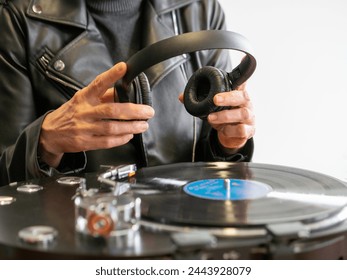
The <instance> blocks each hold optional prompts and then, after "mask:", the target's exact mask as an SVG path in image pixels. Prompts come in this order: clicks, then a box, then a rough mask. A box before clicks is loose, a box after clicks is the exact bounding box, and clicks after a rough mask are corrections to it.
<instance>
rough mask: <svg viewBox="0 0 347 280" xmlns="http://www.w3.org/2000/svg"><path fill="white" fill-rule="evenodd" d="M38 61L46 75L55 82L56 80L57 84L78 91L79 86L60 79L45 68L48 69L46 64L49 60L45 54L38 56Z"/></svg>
mask: <svg viewBox="0 0 347 280" xmlns="http://www.w3.org/2000/svg"><path fill="white" fill-rule="evenodd" d="M39 61H40V65H41V67H42V68H43V70H44V72H45V74H46V76H47V77H48V78H50V79H52V80H54V81H56V82H58V83H59V84H61V85H63V86H65V87H68V88H71V89H73V90H75V91H78V90H80V89H81V88H80V87H78V86H76V85H74V84H71V83H68V82H66V81H64V80H63V79H60V78H58V77H57V76H55V75H53V74H51V73H50V72H49V71H48V70H47V69H48V66H49V62H50V60H49V59H48V58H47V57H46V56H45V55H42V56H41V57H40V58H39Z"/></svg>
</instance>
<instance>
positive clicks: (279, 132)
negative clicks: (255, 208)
mask: <svg viewBox="0 0 347 280" xmlns="http://www.w3.org/2000/svg"><path fill="white" fill-rule="evenodd" d="M220 3H221V4H222V6H223V7H224V10H225V14H226V18H227V24H228V29H229V30H231V31H235V32H238V33H241V34H243V35H244V36H245V37H247V38H248V39H249V40H250V41H251V43H252V46H253V47H254V50H255V56H256V58H257V62H258V66H257V69H256V72H255V74H254V75H253V76H252V78H251V80H249V82H248V91H249V94H250V96H251V98H252V100H253V103H254V107H255V113H256V123H257V125H256V127H257V131H256V136H255V143H256V149H255V154H254V158H253V162H260V163H270V164H278V165H287V166H294V167H299V168H303V169H308V170H313V171H318V172H320V173H324V174H328V175H331V176H334V177H337V178H340V179H343V180H347V128H346V123H347V108H346V107H347V102H346V100H347V84H346V80H347V1H346V0H291V1H283V0H282V1H280V0H263V1H251V0H220Z"/></svg>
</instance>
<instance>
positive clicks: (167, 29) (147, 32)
mask: <svg viewBox="0 0 347 280" xmlns="http://www.w3.org/2000/svg"><path fill="white" fill-rule="evenodd" d="M151 2H154V3H158V2H160V1H146V6H145V8H144V9H145V12H144V20H143V22H144V27H143V28H144V29H143V34H144V36H143V47H146V46H149V45H151V44H153V43H155V42H158V41H160V40H163V39H166V38H168V37H171V36H174V35H175V33H174V23H173V21H172V22H171V23H172V24H171V26H169V25H165V24H164V22H163V21H162V20H161V19H160V16H161V15H159V14H158V13H157V11H156V9H155V7H154V6H153V5H152V3H151ZM157 8H158V7H157ZM166 11H167V12H169V11H168V10H166ZM153 56H155V54H153ZM186 60H187V58H186V57H185V56H182V55H181V56H177V57H173V58H171V59H169V60H166V61H163V62H161V63H159V64H156V65H154V66H153V67H151V68H149V69H147V70H146V71H145V73H146V75H147V77H148V80H149V82H150V84H151V87H154V86H155V85H156V84H157V83H158V82H159V81H160V80H161V79H163V78H164V77H165V76H166V75H167V74H168V73H170V72H171V71H172V70H173V69H175V68H177V67H179V66H180V65H181V64H182V63H184V62H185V61H186Z"/></svg>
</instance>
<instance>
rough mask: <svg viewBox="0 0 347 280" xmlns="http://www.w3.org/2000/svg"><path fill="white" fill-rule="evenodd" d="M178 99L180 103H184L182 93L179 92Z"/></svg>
mask: <svg viewBox="0 0 347 280" xmlns="http://www.w3.org/2000/svg"><path fill="white" fill-rule="evenodd" d="M178 100H179V101H180V102H181V103H184V101H183V93H180V95H179V96H178Z"/></svg>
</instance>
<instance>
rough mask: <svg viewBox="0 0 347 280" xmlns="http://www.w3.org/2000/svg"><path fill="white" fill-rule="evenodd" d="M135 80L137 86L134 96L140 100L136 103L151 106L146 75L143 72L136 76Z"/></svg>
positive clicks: (149, 89)
mask: <svg viewBox="0 0 347 280" xmlns="http://www.w3.org/2000/svg"><path fill="white" fill-rule="evenodd" d="M137 80H138V86H137V94H136V96H137V97H138V98H139V99H140V100H137V103H139V104H145V105H149V106H152V98H151V88H150V85H149V82H148V79H147V76H146V74H145V73H143V72H142V73H140V74H139V75H138V76H137Z"/></svg>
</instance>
